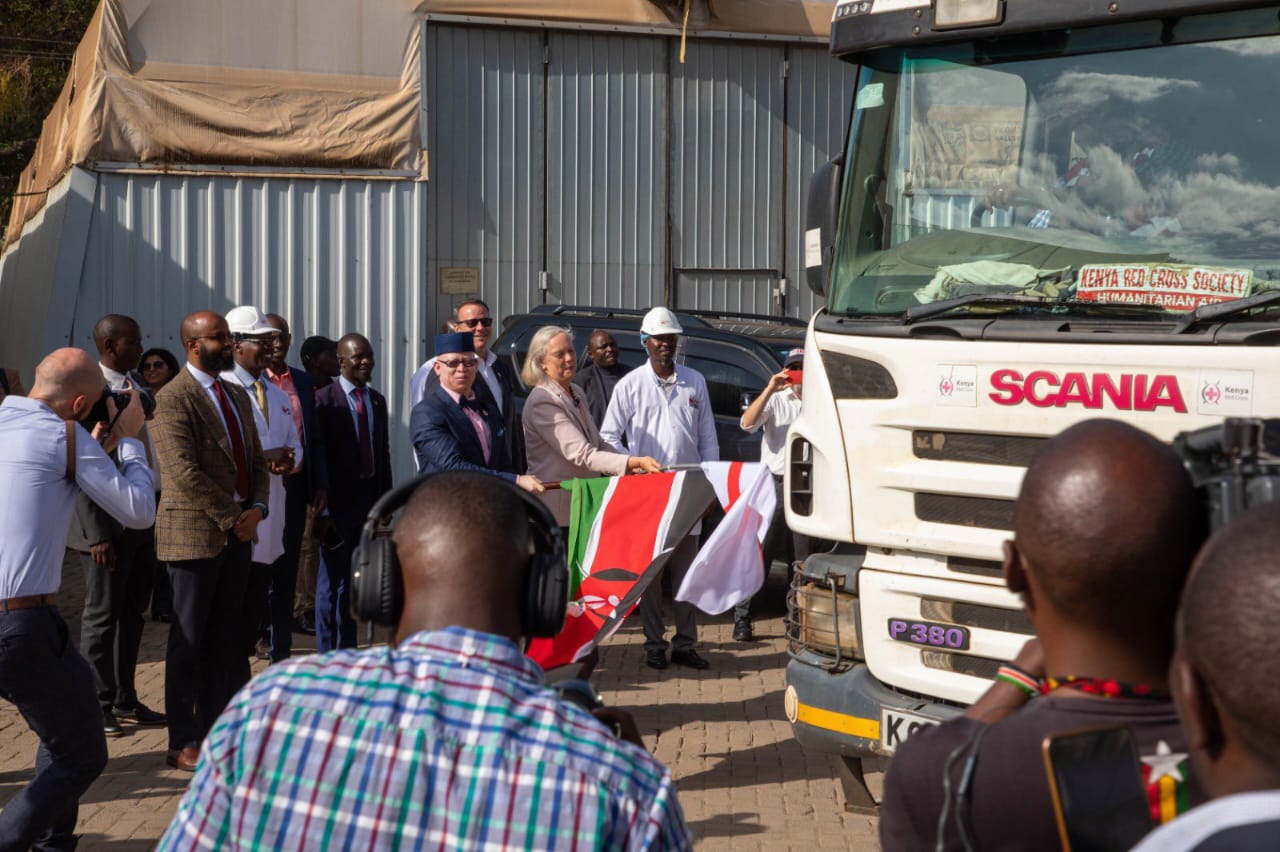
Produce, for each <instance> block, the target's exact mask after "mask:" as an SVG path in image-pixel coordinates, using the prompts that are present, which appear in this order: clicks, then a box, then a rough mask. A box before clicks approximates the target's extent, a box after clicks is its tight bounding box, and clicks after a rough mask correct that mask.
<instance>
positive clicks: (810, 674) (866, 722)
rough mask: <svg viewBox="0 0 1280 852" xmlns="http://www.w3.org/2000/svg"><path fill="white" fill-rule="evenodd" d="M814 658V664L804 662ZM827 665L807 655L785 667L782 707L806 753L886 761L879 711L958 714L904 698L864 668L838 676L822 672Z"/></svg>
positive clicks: (934, 716)
mask: <svg viewBox="0 0 1280 852" xmlns="http://www.w3.org/2000/svg"><path fill="white" fill-rule="evenodd" d="M809 657H812V660H809V659H808V658H809ZM829 662H830V660H829V659H828V658H825V657H821V656H819V655H817V654H809V653H805V654H802V655H801V656H799V657H797V658H796V659H793V660H792V661H791V662H790V663H788V664H787V688H786V691H785V693H784V694H783V701H784V704H785V709H786V713H787V719H788V720H789V721H790V722H791V729H792V732H793V733H794V734H795V737H796V739H797V740H799V742H800V744H801V745H802V746H804V748H805V749H806V750H812V751H825V752H830V753H832V754H838V755H841V756H843V757H885V756H887V755H890V754H892V753H893V749H892V748H891V747H886V745H885V737H884V736H883V734H884V733H885V732H884V731H882V730H881V722H882V718H883V711H885V710H889V711H895V710H897V711H902V712H905V713H911V714H916V715H920V716H925V717H928V718H930V719H936V720H944V719H949V718H951V717H952V716H956V715H958V714H959V713H961V712H962V708H960V707H957V706H956V705H954V704H944V703H941V702H937V701H929V700H926V699H922V698H917V697H915V696H910V695H904V694H903V693H901V692H898V691H896V690H894V689H891V688H890V687H888V686H885V685H884V684H883V683H881V682H880V681H878V680H876V679H875V678H874V677H873V676H872V675H871V672H869V671H868V670H867V667H866V665H864V664H862V663H856V664H854V665H853V666H851V667H849V668H848V669H845V670H844V671H840V672H829V671H827V670H826V669H824V668H822V667H821V666H822V665H823V664H824V663H829Z"/></svg>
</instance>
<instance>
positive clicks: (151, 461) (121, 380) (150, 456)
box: [98, 361, 161, 491]
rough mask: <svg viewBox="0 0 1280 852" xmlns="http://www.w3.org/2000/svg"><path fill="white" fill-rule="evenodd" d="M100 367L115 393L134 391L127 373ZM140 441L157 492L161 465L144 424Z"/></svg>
mask: <svg viewBox="0 0 1280 852" xmlns="http://www.w3.org/2000/svg"><path fill="white" fill-rule="evenodd" d="M98 367H99V368H100V369H101V370H102V376H103V378H105V379H106V380H107V384H108V385H110V387H111V389H112V390H114V391H123V390H134V389H135V388H134V386H133V381H132V380H131V379H130V378H129V376H128V375H127V374H125V373H121V372H119V371H118V370H113V369H111V368H110V367H108V366H107V365H106V364H104V363H102V362H101V361H99V362H98ZM138 440H140V441H142V448H143V449H144V450H146V453H147V466H148V467H150V468H151V478H152V479H153V480H155V483H156V491H159V490H160V486H161V481H160V465H159V464H158V463H157V462H156V447H155V444H152V443H151V432H150V431H149V430H148V429H147V424H145V423H144V424H142V434H141V435H139V436H138Z"/></svg>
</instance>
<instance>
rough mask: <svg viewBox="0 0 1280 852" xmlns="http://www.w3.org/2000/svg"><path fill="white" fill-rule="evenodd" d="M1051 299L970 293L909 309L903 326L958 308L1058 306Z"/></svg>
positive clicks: (903, 314) (905, 314)
mask: <svg viewBox="0 0 1280 852" xmlns="http://www.w3.org/2000/svg"><path fill="white" fill-rule="evenodd" d="M1057 304H1059V303H1058V302H1054V301H1052V300H1050V299H1045V298H1043V297H1041V296H1019V295H1014V294H1009V295H1003V296H999V295H992V294H990V293H969V294H967V295H964V296H956V297H955V298H954V299H943V300H942V301H940V302H930V303H929V304H927V305H918V306H916V307H914V308H907V309H906V310H905V311H903V312H902V320H901V322H902V324H903V325H911V324H912V323H913V322H919V321H920V320H922V319H928V318H929V317H936V316H938V315H940V314H945V313H949V312H951V311H953V310H955V309H956V308H964V307H968V306H970V305H982V306H990V307H1003V306H1009V307H1017V306H1020V305H1039V306H1041V307H1043V306H1045V305H1057Z"/></svg>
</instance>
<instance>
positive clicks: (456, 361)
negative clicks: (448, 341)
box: [436, 358, 480, 370]
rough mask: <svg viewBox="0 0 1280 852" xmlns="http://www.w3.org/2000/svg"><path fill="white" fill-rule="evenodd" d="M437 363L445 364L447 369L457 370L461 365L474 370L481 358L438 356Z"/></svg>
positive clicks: (465, 368) (463, 367)
mask: <svg viewBox="0 0 1280 852" xmlns="http://www.w3.org/2000/svg"><path fill="white" fill-rule="evenodd" d="M436 363H437V364H440V365H441V366H443V367H444V368H445V369H446V370H456V369H458V368H459V367H461V368H462V369H464V370H474V369H475V368H476V365H477V364H479V363H480V359H479V358H450V359H449V360H447V361H446V360H445V359H443V358H437V359H436Z"/></svg>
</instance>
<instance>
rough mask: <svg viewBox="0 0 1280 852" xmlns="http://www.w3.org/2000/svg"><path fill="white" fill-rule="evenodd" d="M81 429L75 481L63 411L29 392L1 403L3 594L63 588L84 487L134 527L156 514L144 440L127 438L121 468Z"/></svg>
mask: <svg viewBox="0 0 1280 852" xmlns="http://www.w3.org/2000/svg"><path fill="white" fill-rule="evenodd" d="M75 430H76V481H75V482H74V483H73V482H68V481H67V429H66V426H64V425H63V421H62V418H61V417H59V416H58V415H57V414H56V413H54V411H53V410H52V409H50V408H49V407H48V406H47V405H45V404H44V403H43V402H40V401H39V400H35V399H29V398H27V397H22V396H7V397H5V398H4V402H3V403H0V482H2V483H4V487H3V488H2V489H0V598H19V597H27V596H28V595H48V594H53V593H54V592H57V591H58V587H59V586H61V585H62V556H63V553H64V551H65V550H66V547H67V530H68V529H70V527H71V516H72V513H73V511H74V509H75V499H76V494H78V493H79V492H80V491H84V493H85V494H86V495H88V497H89V499H90V500H92V501H93V502H94V503H96V504H97V505H98V506H99V507H100V508H101V509H102V510H103V511H104V512H106V513H107V514H109V515H110V516H111V517H113V518H115V519H116V520H117V521H119V522H120V523H122V524H124V525H125V526H126V527H129V528H130V529H139V530H145V529H146V528H147V527H149V526H151V525H152V524H154V523H155V521H156V490H155V484H154V481H153V480H152V478H151V470H150V469H149V468H148V467H147V460H146V456H145V455H144V452H143V449H142V444H141V443H140V442H138V441H136V440H134V439H133V438H123V439H121V441H120V443H119V452H118V453H117V455H118V456H119V458H120V468H119V470H117V469H116V463H115V462H113V461H112V460H111V459H110V458H109V457H108V456H107V454H106V453H104V452H103V451H102V447H100V446H98V442H97V441H95V440H93V437H92V436H91V435H90V434H89V433H88V432H86V431H85V430H84V428H83V427H81V426H76V427H75ZM3 617H4V616H2V615H0V618H3Z"/></svg>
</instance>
